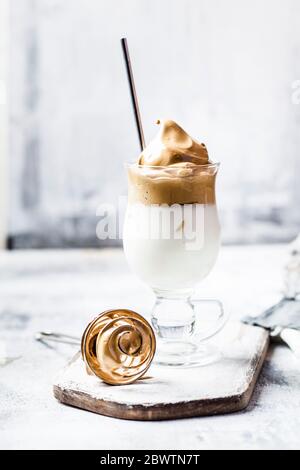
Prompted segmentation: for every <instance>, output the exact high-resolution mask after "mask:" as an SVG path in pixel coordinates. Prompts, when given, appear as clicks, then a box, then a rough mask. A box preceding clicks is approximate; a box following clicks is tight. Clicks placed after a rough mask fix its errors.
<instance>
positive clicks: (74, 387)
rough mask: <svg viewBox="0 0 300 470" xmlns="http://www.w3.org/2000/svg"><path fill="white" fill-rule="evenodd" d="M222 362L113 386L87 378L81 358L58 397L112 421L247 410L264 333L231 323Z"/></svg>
mask: <svg viewBox="0 0 300 470" xmlns="http://www.w3.org/2000/svg"><path fill="white" fill-rule="evenodd" d="M217 341H218V344H219V345H220V353H221V357H220V359H219V360H218V361H217V362H215V363H213V364H210V365H207V366H203V367H194V368H174V367H162V366H158V365H152V366H151V368H150V370H149V372H148V373H147V379H145V380H139V381H137V382H135V383H134V384H130V385H126V386H110V385H107V384H105V383H104V382H102V381H101V380H100V379H98V378H97V377H95V376H90V375H88V374H87V373H86V370H85V366H84V363H83V361H82V359H81V356H80V354H78V355H76V356H75V358H74V359H73V360H72V361H71V363H70V364H68V365H67V366H66V367H65V368H64V369H63V370H62V372H61V373H60V374H59V376H58V378H57V380H56V381H55V384H54V395H55V396H56V398H57V399H58V400H60V401H61V402H63V403H66V404H68V405H72V406H76V407H78V408H83V409H86V410H89V411H93V412H96V413H100V414H104V415H106V416H113V417H116V418H124V419H136V420H162V419H174V418H187V417H192V416H207V415H213V414H224V413H230V412H233V411H238V410H241V409H243V408H245V407H246V406H247V405H248V403H249V400H250V398H251V395H252V392H253V390H254V386H255V383H256V381H257V378H258V375H259V372H260V369H261V366H262V364H263V361H264V358H265V355H266V352H267V347H268V342H269V335H268V333H267V332H266V331H265V330H263V329H261V328H258V327H253V326H248V325H242V324H241V323H237V322H232V323H229V324H228V325H227V326H226V328H225V329H224V330H223V332H222V333H220V334H219V335H218V339H217Z"/></svg>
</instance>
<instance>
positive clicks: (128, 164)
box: [124, 162, 221, 170]
mask: <svg viewBox="0 0 300 470" xmlns="http://www.w3.org/2000/svg"><path fill="white" fill-rule="evenodd" d="M187 163H189V162H187ZM220 164H221V163H220V162H210V163H205V164H204V165H195V167H197V168H203V169H206V168H218V167H219V166H220ZM124 166H125V167H126V168H131V167H136V168H144V169H146V168H153V169H158V170H159V169H160V170H165V169H168V170H172V169H177V168H182V167H180V166H179V167H178V166H176V164H174V165H140V164H139V163H137V162H125V163H124Z"/></svg>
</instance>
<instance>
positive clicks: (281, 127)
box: [9, 0, 300, 246]
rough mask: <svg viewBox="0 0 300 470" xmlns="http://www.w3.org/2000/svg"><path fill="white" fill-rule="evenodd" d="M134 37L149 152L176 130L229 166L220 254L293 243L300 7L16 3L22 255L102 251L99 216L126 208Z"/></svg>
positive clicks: (15, 211) (15, 154)
mask: <svg viewBox="0 0 300 470" xmlns="http://www.w3.org/2000/svg"><path fill="white" fill-rule="evenodd" d="M124 35H125V36H127V37H128V41H129V47H130V50H131V55H132V60H133V66H134V72H135V75H136V85H137V90H138V94H139V98H140V105H141V112H142V117H143V122H144V127H145V133H146V139H147V140H149V139H150V138H152V136H153V135H154V133H155V132H156V129H155V125H154V122H155V120H156V119H157V118H158V117H169V118H172V119H175V120H177V121H178V122H179V123H180V124H182V126H183V127H184V128H186V130H187V131H188V132H190V133H191V134H192V135H193V136H195V137H196V138H198V139H199V140H201V141H203V142H205V143H206V144H207V147H208V150H209V153H210V156H211V158H212V160H214V161H220V162H221V169H220V175H219V182H218V201H219V207H220V210H221V216H222V226H223V238H224V241H227V242H257V241H279V240H289V239H291V238H292V237H293V236H294V235H296V233H297V232H298V231H299V230H300V211H299V207H300V184H299V176H300V155H299V152H300V132H299V126H300V105H299V104H298V105H297V104H296V103H295V102H293V100H292V93H293V88H292V86H293V83H294V82H295V81H296V80H299V79H300V2H299V1H298V0H285V1H283V0H263V1H262V0H243V1H241V0H226V1H222V0H151V1H149V0H22V1H20V0H11V51H10V52H11V67H10V81H9V83H10V169H11V171H10V189H11V197H10V205H11V207H10V235H11V236H12V237H13V239H14V242H15V244H16V245H17V246H48V245H72V244H76V245H80V244H82V245H84V244H90V245H93V244H95V243H97V240H96V239H95V227H96V223H97V218H96V217H95V211H96V207H97V204H98V203H100V202H103V201H105V202H113V201H116V199H117V196H118V195H120V194H123V195H124V194H126V178H125V173H124V169H123V166H122V163H123V162H125V161H128V160H131V161H132V160H134V159H135V158H136V157H137V154H138V151H139V148H138V141H137V137H136V132H135V127H134V120H133V116H132V112H131V108H130V100H129V94H128V87H127V82H126V75H125V70H124V64H123V60H122V55H121V49H120V44H119V39H120V37H121V36H124Z"/></svg>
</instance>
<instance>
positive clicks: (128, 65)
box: [121, 38, 145, 150]
mask: <svg viewBox="0 0 300 470" xmlns="http://www.w3.org/2000/svg"><path fill="white" fill-rule="evenodd" d="M121 44H122V50H123V54H124V59H125V65H126V72H127V78H128V82H129V88H130V96H131V101H132V106H133V111H134V117H135V123H136V127H137V131H138V136H139V141H140V146H141V150H143V149H144V148H145V137H144V131H143V126H142V120H141V114H140V110H139V104H138V99H137V94H136V89H135V84H134V78H133V73H132V67H131V61H130V55H129V50H128V44H127V39H126V38H122V39H121Z"/></svg>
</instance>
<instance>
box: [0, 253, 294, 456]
mask: <svg viewBox="0 0 300 470" xmlns="http://www.w3.org/2000/svg"><path fill="white" fill-rule="evenodd" d="M286 250H287V248H286V247H285V246H284V245H269V246H239V247H223V248H222V250H221V254H220V256H219V260H218V262H217V264H216V266H215V268H214V270H213V272H212V273H211V274H210V276H209V277H208V278H207V279H206V280H205V281H204V282H203V283H202V285H200V288H199V291H198V295H199V296H203V297H205V298H207V297H217V298H219V299H221V300H222V301H223V302H224V306H225V308H226V310H227V311H228V312H229V313H230V315H231V318H232V319H238V318H239V317H241V316H243V315H246V314H256V313H259V312H260V311H261V310H262V309H264V308H266V307H267V306H269V305H271V304H272V303H273V302H276V301H277V300H278V299H279V298H280V296H281V289H282V284H283V281H282V277H283V265H284V262H285V261H286ZM152 301H153V298H152V293H151V292H150V290H149V289H148V288H147V286H145V285H143V284H142V283H141V282H140V281H139V280H137V279H136V277H135V276H134V275H133V274H132V273H130V271H129V269H128V267H127V265H126V261H125V258H124V255H123V253H122V251H121V250H120V249H102V250H100V249H99V250H78V251H72V250H71V251H14V252H5V251H3V252H0V448H3V449H199V450H201V449H239V448H241V449H299V448H300V438H299V435H300V374H299V372H300V363H299V361H297V359H296V358H295V357H294V356H293V354H292V353H291V351H290V350H289V349H288V348H287V347H285V346H283V345H272V346H271V347H270V349H269V353H268V356H267V359H266V362H265V365H264V367H263V370H262V373H261V376H260V379H259V382H258V384H257V387H256V389H255V392H254V395H253V398H252V400H251V402H250V405H249V407H248V408H247V409H246V410H244V411H242V412H239V413H234V414H231V415H224V416H215V417H205V418H203V417H202V418H192V419H184V420H177V421H162V422H135V421H123V420H118V419H112V418H107V417H103V416H100V415H96V414H93V413H88V412H85V411H82V410H78V409H74V408H71V407H67V406H64V405H61V404H60V403H58V402H57V401H56V400H55V399H54V398H53V396H52V383H53V378H54V377H55V375H56V374H57V372H58V371H59V370H60V369H61V368H62V367H63V366H64V365H65V363H66V361H68V359H69V358H70V357H72V356H73V355H74V353H75V352H76V346H75V347H74V346H71V345H64V346H62V345H50V344H48V345H47V344H43V343H40V342H37V341H35V340H34V334H35V333H36V332H37V331H39V330H53V331H62V332H65V333H70V334H74V335H78V336H79V335H81V333H82V331H83V329H84V327H85V326H86V323H87V321H88V320H89V319H90V318H91V317H92V316H94V315H95V314H96V313H98V312H101V311H103V310H105V309H108V308H114V307H120V306H121V307H125V308H126V307H127V308H132V309H135V310H137V311H138V312H140V313H142V314H143V315H146V316H147V315H148V314H149V310H150V308H151V303H152ZM4 357H8V358H9V359H8V360H7V361H5V360H3V358H4Z"/></svg>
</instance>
